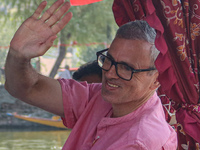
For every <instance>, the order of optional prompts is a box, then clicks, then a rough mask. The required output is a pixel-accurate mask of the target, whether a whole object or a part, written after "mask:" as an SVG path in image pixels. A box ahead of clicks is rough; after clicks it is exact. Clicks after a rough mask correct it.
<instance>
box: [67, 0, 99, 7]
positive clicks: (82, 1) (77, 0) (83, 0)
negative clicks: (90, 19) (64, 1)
mask: <svg viewBox="0 0 200 150" xmlns="http://www.w3.org/2000/svg"><path fill="white" fill-rule="evenodd" d="M99 1H102V0H70V2H71V5H72V6H79V5H87V4H91V3H95V2H99Z"/></svg>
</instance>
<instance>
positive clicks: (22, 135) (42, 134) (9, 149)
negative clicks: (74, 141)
mask: <svg viewBox="0 0 200 150" xmlns="http://www.w3.org/2000/svg"><path fill="white" fill-rule="evenodd" d="M69 134H70V130H56V131H0V150H61V149H62V146H63V145H64V143H65V141H66V139H67V138H68V136H69Z"/></svg>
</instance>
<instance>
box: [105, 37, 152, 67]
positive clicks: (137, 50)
mask: <svg viewBox="0 0 200 150" xmlns="http://www.w3.org/2000/svg"><path fill="white" fill-rule="evenodd" d="M151 47H152V44H150V43H148V42H146V41H143V40H130V39H123V38H115V39H114V40H113V42H112V43H111V46H110V48H109V50H108V54H109V55H111V56H112V57H113V58H114V60H115V61H118V62H126V63H128V64H134V63H140V62H143V61H145V62H146V65H149V64H150V62H151ZM146 65H145V66H146Z"/></svg>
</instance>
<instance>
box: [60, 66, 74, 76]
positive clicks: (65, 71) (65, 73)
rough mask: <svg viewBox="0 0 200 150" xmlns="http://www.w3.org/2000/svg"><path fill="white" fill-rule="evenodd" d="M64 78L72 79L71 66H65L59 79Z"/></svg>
mask: <svg viewBox="0 0 200 150" xmlns="http://www.w3.org/2000/svg"><path fill="white" fill-rule="evenodd" d="M62 78H64V79H71V78H72V77H71V74H70V72H69V66H68V65H66V66H65V70H64V71H62V72H60V73H59V79H62Z"/></svg>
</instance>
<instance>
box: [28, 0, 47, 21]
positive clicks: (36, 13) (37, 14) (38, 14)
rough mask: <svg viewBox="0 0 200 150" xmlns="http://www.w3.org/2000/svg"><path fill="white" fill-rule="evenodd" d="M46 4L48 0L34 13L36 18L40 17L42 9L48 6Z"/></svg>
mask: <svg viewBox="0 0 200 150" xmlns="http://www.w3.org/2000/svg"><path fill="white" fill-rule="evenodd" d="M46 5H47V1H43V2H41V3H40V5H39V6H38V8H37V9H36V10H35V12H34V13H33V15H32V17H34V18H35V19H38V18H39V17H40V15H41V13H42V11H43V10H44V8H45V7H46Z"/></svg>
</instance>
